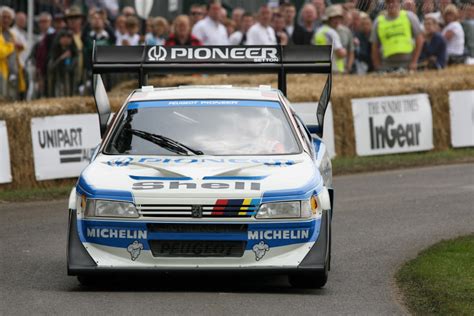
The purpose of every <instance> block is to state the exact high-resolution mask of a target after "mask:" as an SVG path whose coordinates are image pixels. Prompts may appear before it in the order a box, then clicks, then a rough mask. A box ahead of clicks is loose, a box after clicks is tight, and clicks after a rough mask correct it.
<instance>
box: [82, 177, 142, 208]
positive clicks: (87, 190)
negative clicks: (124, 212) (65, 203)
mask: <svg viewBox="0 0 474 316" xmlns="http://www.w3.org/2000/svg"><path fill="white" fill-rule="evenodd" d="M76 191H77V193H79V194H81V195H85V196H86V197H87V198H89V199H104V200H114V201H126V202H132V203H133V195H132V192H130V191H123V190H104V189H97V188H95V187H94V186H93V185H91V184H89V183H87V181H86V180H85V179H84V176H81V177H80V178H79V180H78V181H77V185H76Z"/></svg>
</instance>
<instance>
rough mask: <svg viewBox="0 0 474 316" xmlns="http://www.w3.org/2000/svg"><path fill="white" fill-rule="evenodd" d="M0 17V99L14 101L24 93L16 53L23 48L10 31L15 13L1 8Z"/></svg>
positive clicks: (22, 79) (22, 75) (24, 84)
mask: <svg viewBox="0 0 474 316" xmlns="http://www.w3.org/2000/svg"><path fill="white" fill-rule="evenodd" d="M0 17H1V23H0V97H1V98H4V99H14V100H15V99H18V96H19V95H21V94H23V93H25V92H26V82H25V76H24V72H23V69H22V68H21V66H20V63H19V60H18V53H19V52H21V50H22V49H24V47H22V45H21V44H19V43H17V42H16V41H15V37H14V35H13V33H12V32H11V31H10V26H11V24H12V22H13V19H14V17H15V12H14V11H13V10H12V9H11V8H9V7H1V8H0Z"/></svg>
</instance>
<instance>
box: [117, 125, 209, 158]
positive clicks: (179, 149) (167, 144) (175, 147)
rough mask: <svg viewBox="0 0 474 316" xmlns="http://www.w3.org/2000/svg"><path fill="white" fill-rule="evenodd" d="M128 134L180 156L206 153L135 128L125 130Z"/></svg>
mask: <svg viewBox="0 0 474 316" xmlns="http://www.w3.org/2000/svg"><path fill="white" fill-rule="evenodd" d="M125 130H126V131H127V132H130V133H132V134H133V135H135V136H138V137H140V138H142V139H144V140H147V141H149V142H151V143H153V144H155V145H158V146H160V147H163V148H165V149H167V150H169V151H171V152H174V153H176V154H179V155H188V156H189V154H190V153H191V154H193V155H204V153H203V152H202V151H200V150H196V149H192V148H190V147H188V146H186V145H184V144H181V143H180V142H178V141H175V140H173V139H171V138H168V137H166V136H163V135H156V134H152V133H148V132H145V131H140V130H137V129H133V128H127V129H125Z"/></svg>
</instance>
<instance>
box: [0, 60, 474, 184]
mask: <svg viewBox="0 0 474 316" xmlns="http://www.w3.org/2000/svg"><path fill="white" fill-rule="evenodd" d="M325 80H326V79H325V76H321V75H319V76H318V75H289V76H288V94H289V99H290V100H291V101H292V102H311V101H317V100H318V99H319V95H320V93H321V90H322V88H323V86H324V83H325ZM150 84H153V85H154V86H158V87H168V86H178V85H210V84H232V85H236V86H258V85H260V84H268V85H272V86H273V87H276V86H277V77H276V75H275V76H274V75H259V76H245V75H232V76H229V75H216V76H166V77H157V78H152V79H151V80H150ZM135 88H136V81H128V82H123V83H121V84H120V85H118V86H117V87H116V88H115V89H114V90H113V91H111V92H110V94H109V98H110V102H111V106H112V109H113V110H114V111H117V110H118V109H119V108H120V107H121V106H122V103H123V102H124V100H125V98H126V97H127V96H128V94H129V92H130V91H131V90H132V89H135ZM472 89H474V67H473V66H458V67H452V68H449V69H445V70H442V71H428V72H420V73H415V74H387V75H377V74H373V75H368V76H347V75H341V76H334V81H333V90H332V98H331V101H332V104H333V113H334V133H335V144H336V152H337V154H338V155H340V156H353V155H355V136H354V124H353V121H352V107H351V99H354V98H367V97H377V96H390V95H403V94H414V93H427V94H428V95H429V97H430V101H431V106H432V110H433V111H432V112H433V134H434V135H433V136H434V146H435V149H436V150H443V149H447V148H449V147H450V124H449V101H448V93H449V91H454V90H472ZM95 111H96V110H95V105H94V100H93V98H92V97H72V98H56V99H40V100H35V101H32V102H14V103H5V102H2V103H0V120H5V121H7V128H8V137H9V143H10V156H11V165H12V176H13V182H12V183H11V184H2V185H0V190H8V189H17V188H33V187H37V188H46V187H51V186H57V185H65V184H71V185H72V184H73V182H74V180H73V179H65V180H48V181H40V182H37V181H36V179H35V174H34V162H33V148H32V143H31V129H30V126H31V125H30V124H31V118H33V117H41V116H50V115H62V114H80V113H95Z"/></svg>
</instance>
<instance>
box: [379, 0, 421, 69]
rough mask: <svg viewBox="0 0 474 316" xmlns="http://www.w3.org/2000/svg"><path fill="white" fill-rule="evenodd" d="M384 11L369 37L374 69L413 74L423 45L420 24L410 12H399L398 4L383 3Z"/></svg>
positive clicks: (387, 0) (395, 0)
mask: <svg viewBox="0 0 474 316" xmlns="http://www.w3.org/2000/svg"><path fill="white" fill-rule="evenodd" d="M385 8H386V12H383V13H381V14H380V15H379V16H378V17H377V19H376V20H375V22H374V25H373V28H372V34H371V35H370V42H371V43H372V61H373V64H374V68H375V70H392V69H398V68H408V69H410V70H416V68H417V63H418V58H419V57H420V53H421V50H422V48H423V41H424V39H423V34H422V30H421V24H420V21H419V20H418V17H417V16H416V15H415V14H414V13H413V12H410V11H405V10H401V4H400V0H385Z"/></svg>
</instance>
